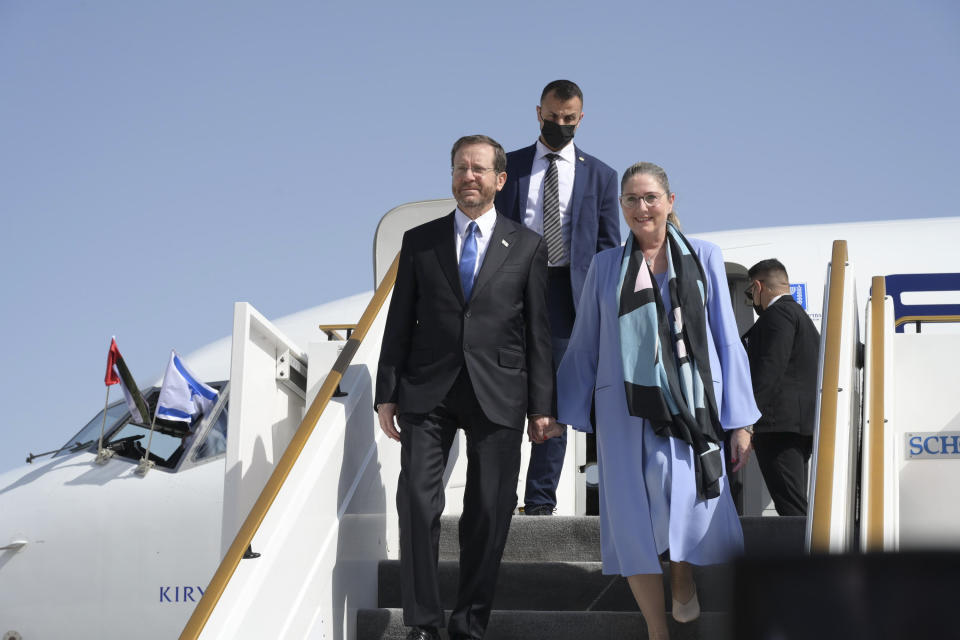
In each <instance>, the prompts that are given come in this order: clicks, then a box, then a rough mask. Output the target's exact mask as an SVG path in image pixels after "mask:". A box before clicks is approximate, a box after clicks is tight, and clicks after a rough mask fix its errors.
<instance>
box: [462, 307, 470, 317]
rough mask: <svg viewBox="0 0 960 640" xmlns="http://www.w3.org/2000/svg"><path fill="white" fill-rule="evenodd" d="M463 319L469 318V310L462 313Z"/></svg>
mask: <svg viewBox="0 0 960 640" xmlns="http://www.w3.org/2000/svg"><path fill="white" fill-rule="evenodd" d="M463 317H464V318H469V317H470V309H467V310H466V311H464V312H463Z"/></svg>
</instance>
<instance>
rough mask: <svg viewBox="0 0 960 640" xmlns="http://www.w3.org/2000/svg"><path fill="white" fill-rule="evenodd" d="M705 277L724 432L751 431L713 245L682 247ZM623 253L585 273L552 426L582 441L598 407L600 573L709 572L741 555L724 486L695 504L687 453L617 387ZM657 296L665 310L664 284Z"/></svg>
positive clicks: (746, 388) (743, 374)
mask: <svg viewBox="0 0 960 640" xmlns="http://www.w3.org/2000/svg"><path fill="white" fill-rule="evenodd" d="M689 240H690V244H691V245H692V246H693V248H694V250H695V251H696V253H697V256H698V257H699V258H700V262H701V263H702V264H703V267H704V271H705V273H706V277H707V323H708V325H709V331H708V332H707V338H708V342H709V350H710V371H711V372H712V374H713V378H714V380H713V387H714V391H715V395H716V398H717V403H718V405H719V407H718V409H719V413H720V422H721V424H722V425H723V428H724V429H727V430H729V429H737V428H740V427H743V426H746V425H750V424H753V423H754V422H755V421H756V420H757V419H758V418H759V417H760V412H759V411H758V410H757V405H756V403H755V402H754V399H753V388H752V385H751V383H750V370H749V365H748V363H747V355H746V352H745V351H744V349H743V345H742V343H741V342H740V336H739V332H738V331H737V325H736V321H735V320H734V316H733V308H732V307H731V305H730V297H729V295H728V287H727V278H726V272H725V270H724V264H723V256H722V255H721V252H720V248H719V247H717V246H716V245H714V244H712V243H709V242H704V241H700V240H696V239H693V238H689ZM622 254H623V249H622V248H621V247H616V248H613V249H608V250H606V251H603V252H601V253H598V254H597V255H596V257H595V258H594V259H593V262H592V263H591V265H590V269H589V271H588V272H587V277H586V282H585V284H584V288H583V295H582V297H581V298H580V304H579V306H578V309H577V319H576V323H575V325H574V327H573V335H571V336H570V343H569V345H568V346H567V351H566V355H565V356H564V358H563V361H562V362H561V364H560V369H559V372H558V374H557V385H558V386H557V396H558V419H559V421H560V422H562V423H565V424H569V425H572V426H573V427H574V428H576V429H578V430H580V431H586V432H591V431H593V429H592V427H591V425H590V406H591V400H593V399H594V396H595V398H596V419H597V459H598V466H599V471H600V532H601V553H602V556H603V572H604V573H607V574H620V575H624V576H630V575H634V574H638V573H660V571H661V569H660V562H659V560H658V557H657V556H658V555H659V554H660V553H663V552H664V551H666V550H667V549H668V548H669V549H670V557H671V559H672V560H674V561H685V562H690V563H693V564H698V565H703V564H715V563H718V562H724V561H726V560H729V559H730V557H731V556H732V555H734V554H737V553H739V552H741V551H742V549H743V532H742V530H741V529H740V520H739V518H738V517H737V513H736V509H735V508H734V505H733V500H732V498H731V496H730V489H729V487H728V484H727V480H726V476H724V477H723V478H722V479H721V494H720V496H719V497H718V498H714V499H713V500H707V501H703V500H698V499H697V491H696V482H695V476H694V470H693V461H692V451H691V448H690V445H688V444H686V443H685V442H683V441H681V440H677V439H675V438H662V437H660V436H657V435H656V434H655V433H654V432H653V429H652V428H651V427H650V425H649V424H648V423H647V421H646V420H643V419H641V418H636V417H633V416H630V415H629V413H628V410H627V401H626V393H625V391H624V386H623V365H622V363H621V357H620V334H619V322H618V308H619V299H618V296H619V292H618V291H617V285H618V281H619V277H620V259H621V256H622ZM657 281H658V284H660V293H661V295H662V296H663V298H664V304H665V305H666V307H667V308H668V309H669V305H670V297H669V291H668V290H667V286H666V283H665V278H663V277H659V278H658V280H657Z"/></svg>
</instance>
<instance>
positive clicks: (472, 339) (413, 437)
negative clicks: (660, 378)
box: [376, 136, 556, 640]
mask: <svg viewBox="0 0 960 640" xmlns="http://www.w3.org/2000/svg"><path fill="white" fill-rule="evenodd" d="M451 162H452V166H453V195H454V197H455V198H456V200H457V209H456V210H455V211H453V212H452V213H450V215H447V216H444V217H443V218H440V219H437V220H434V221H431V222H428V223H426V224H423V225H420V226H419V227H415V228H413V229H411V230H409V231H407V232H406V233H405V234H404V236H403V243H402V245H401V248H400V259H399V267H398V271H397V280H396V284H395V285H394V289H393V299H392V300H391V302H390V309H389V312H388V315H387V323H386V328H385V329H384V333H383V346H382V347H381V350H380V363H379V368H378V371H377V388H376V405H377V413H378V417H379V421H380V427H381V429H383V431H384V433H386V434H387V436H389V437H390V438H393V439H394V440H398V441H399V442H400V443H401V449H400V479H399V482H398V486H397V512H398V515H399V521H400V564H401V571H402V575H403V617H404V623H405V624H407V625H408V626H410V627H412V629H411V630H410V633H409V635H408V636H407V637H408V639H411V640H435V639H436V638H438V637H439V636H438V632H437V629H438V627H440V626H442V625H443V607H442V605H441V599H440V589H439V585H438V580H437V553H438V542H439V537H440V514H441V512H442V511H443V507H444V498H443V495H444V487H443V472H444V467H445V466H446V462H447V456H448V454H449V452H450V446H451V444H452V442H453V438H454V435H455V434H456V431H457V428H458V427H462V428H463V430H464V432H465V433H466V438H467V486H466V490H465V492H464V497H463V514H462V515H461V517H460V585H459V590H458V594H457V601H456V606H455V608H454V610H453V613H452V615H451V616H450V622H449V625H448V628H449V631H450V637H451V638H482V637H483V634H484V631H485V629H486V626H487V621H488V620H489V617H490V607H491V604H492V602H493V594H494V587H495V585H496V581H497V572H498V570H499V567H500V558H501V556H502V554H503V547H504V544H505V543H506V538H507V531H508V529H509V526H510V519H511V517H512V514H513V510H514V508H515V507H516V504H517V494H516V489H517V480H518V477H519V473H520V446H521V443H522V440H523V425H524V421H526V420H527V419H528V417H529V426H528V429H529V433H530V436H531V438H535V439H540V438H541V437H542V435H543V432H544V430H545V429H547V428H548V427H550V426H551V425H552V424H555V421H553V419H552V418H549V417H548V416H553V415H555V413H556V410H555V408H554V407H555V403H556V400H555V390H554V377H553V369H552V366H551V352H550V338H549V331H550V328H549V321H548V315H547V308H546V286H547V248H546V243H544V242H543V239H542V238H541V237H540V236H538V235H537V234H535V233H533V232H532V231H529V230H527V229H524V228H523V226H521V225H519V224H517V223H515V222H512V221H510V220H508V219H506V218H504V217H503V216H499V215H497V212H496V210H495V209H494V206H493V200H494V194H496V192H497V191H498V190H499V189H501V188H502V187H503V183H504V181H505V180H506V174H505V169H506V155H505V154H504V152H503V147H501V146H500V145H499V144H497V142H496V141H494V140H492V139H490V138H488V137H486V136H467V137H464V138H461V139H460V140H458V141H457V142H456V144H454V146H453V151H452V153H451ZM395 418H396V421H397V424H398V425H399V428H398V426H397V424H395V423H394V419H395Z"/></svg>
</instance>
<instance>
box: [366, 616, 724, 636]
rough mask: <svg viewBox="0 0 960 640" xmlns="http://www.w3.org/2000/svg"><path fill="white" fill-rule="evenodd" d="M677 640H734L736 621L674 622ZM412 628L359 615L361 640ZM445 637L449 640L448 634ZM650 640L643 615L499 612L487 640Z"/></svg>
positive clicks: (399, 618)
mask: <svg viewBox="0 0 960 640" xmlns="http://www.w3.org/2000/svg"><path fill="white" fill-rule="evenodd" d="M667 622H668V623H669V625H670V637H671V638H672V639H673V640H728V639H729V638H731V634H730V617H729V616H728V615H727V614H723V613H709V612H705V613H703V614H702V615H701V616H700V618H699V619H698V620H694V621H693V622H690V623H687V624H679V623H678V622H676V621H675V620H673V619H672V618H669V617H668V619H667ZM406 637H407V628H406V627H405V626H404V624H403V612H402V611H400V610H399V609H360V610H358V611H357V638H358V640H404V638H406ZM441 637H442V638H443V639H444V640H447V634H446V632H445V631H441ZM519 638H524V639H527V640H540V639H541V638H542V639H544V640H546V639H549V640H584V639H585V638H589V639H590V640H606V639H608V638H616V639H617V640H646V639H647V628H646V624H645V623H644V621H643V616H642V615H640V613H639V612H637V611H634V612H599V611H496V610H495V611H493V613H492V614H491V615H490V626H489V627H488V628H487V634H486V635H485V636H484V640H518V639H519Z"/></svg>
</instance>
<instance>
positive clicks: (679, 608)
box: [673, 591, 700, 622]
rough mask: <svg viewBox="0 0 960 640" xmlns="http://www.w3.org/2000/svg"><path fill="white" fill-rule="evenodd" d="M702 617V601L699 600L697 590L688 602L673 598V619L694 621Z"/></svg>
mask: <svg viewBox="0 0 960 640" xmlns="http://www.w3.org/2000/svg"><path fill="white" fill-rule="evenodd" d="M699 617H700V601H699V600H697V592H696V591H694V592H693V595H692V596H691V597H690V599H689V600H687V601H686V602H680V601H679V600H677V599H676V598H674V599H673V619H674V620H676V621H677V622H693V621H694V620H696V619H697V618H699Z"/></svg>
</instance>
